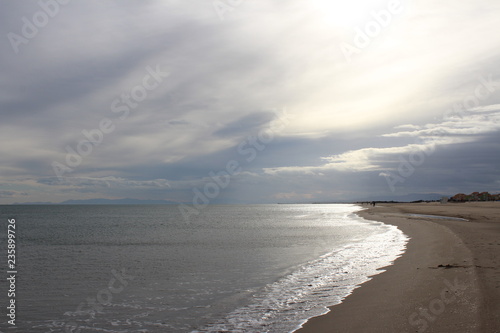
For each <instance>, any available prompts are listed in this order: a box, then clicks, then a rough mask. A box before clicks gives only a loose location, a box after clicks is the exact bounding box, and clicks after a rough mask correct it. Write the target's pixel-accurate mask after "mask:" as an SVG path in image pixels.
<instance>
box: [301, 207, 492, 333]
mask: <svg viewBox="0 0 500 333" xmlns="http://www.w3.org/2000/svg"><path fill="white" fill-rule="evenodd" d="M409 214H428V215H439V216H450V217H457V218H461V219H466V220H467V221H463V220H446V219H438V218H434V217H419V216H410V215H409ZM359 215H360V216H362V217H364V218H366V219H370V220H376V221H382V222H385V223H388V224H392V225H395V226H397V227H398V228H400V229H401V230H402V231H403V232H404V233H405V234H406V235H408V236H409V237H410V238H411V239H410V241H409V243H408V246H407V250H406V252H405V254H404V255H403V256H402V257H400V258H398V259H397V260H396V261H395V263H394V265H392V266H389V267H386V268H385V270H386V271H385V272H384V273H382V274H379V275H376V276H374V277H373V278H372V279H371V280H370V281H368V282H366V283H364V284H363V285H362V286H361V287H358V288H357V289H355V290H354V292H353V293H352V294H351V295H349V296H348V297H347V298H346V299H345V300H344V301H343V302H342V303H341V304H339V305H335V306H332V307H331V308H330V312H329V313H327V314H326V315H323V316H319V317H316V318H312V319H310V320H309V321H308V322H307V323H306V324H305V325H304V327H303V328H301V329H300V330H298V331H297V332H298V333H323V332H341V333H349V332H353V333H361V332H381V333H382V332H383V333H391V332H397V333H404V332H440V333H443V332H454V333H455V332H488V333H490V332H500V202H475V203H448V204H440V203H415V204H380V205H379V206H377V207H374V208H369V209H367V210H364V211H362V212H360V213H359Z"/></svg>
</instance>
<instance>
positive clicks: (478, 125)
mask: <svg viewBox="0 0 500 333" xmlns="http://www.w3.org/2000/svg"><path fill="white" fill-rule="evenodd" d="M1 5H2V8H3V10H2V11H1V12H0V32H1V35H2V37H1V39H0V72H1V73H2V75H1V76H0V87H1V89H0V142H1V143H0V204H11V203H25V202H54V203H56V202H62V201H64V200H69V199H74V200H83V199H91V198H107V199H120V198H134V199H143V200H169V201H173V202H180V203H192V204H193V206H194V207H196V206H198V207H201V206H203V205H206V204H209V203H276V202H315V201H341V200H353V199H362V198H369V197H374V196H375V197H376V196H379V197H380V196H385V197H395V198H397V197H401V196H404V195H407V194H411V193H421V194H424V193H439V194H443V195H453V194H455V193H459V192H463V193H470V192H473V191H480V192H481V191H490V192H492V193H497V192H498V191H499V189H500V171H499V170H500V154H499V151H500V140H499V139H500V34H498V31H499V30H500V21H499V20H498V17H500V3H499V2H498V1H494V0H474V1H473V0H470V1H469V0H466V1H459V2H457V1H450V0H444V1H430V0H419V1H410V0H401V1H397V0H389V1H378V0H372V1H370V0H352V1H349V2H347V1H335V0H309V1H299V0H289V1H275V0H266V1H264V0H252V1H250V0H191V1H180V0H149V1H131V0H121V1H112V0H110V1H105V2H102V1H95V0H85V1H83V0H72V1H71V0H40V1H6V0H2V1H1Z"/></svg>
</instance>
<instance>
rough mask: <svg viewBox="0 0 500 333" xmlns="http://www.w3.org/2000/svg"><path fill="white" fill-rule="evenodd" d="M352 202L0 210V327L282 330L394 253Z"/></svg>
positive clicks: (392, 234) (396, 248) (118, 331)
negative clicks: (195, 210)
mask: <svg viewBox="0 0 500 333" xmlns="http://www.w3.org/2000/svg"><path fill="white" fill-rule="evenodd" d="M361 209H363V208H362V207H360V206H358V205H352V204H307V205H301V204H296V205H213V206H208V207H206V208H204V209H203V210H201V211H199V214H198V215H195V214H191V216H190V218H189V220H186V219H185V218H184V217H183V215H182V214H181V212H180V210H179V207H178V206H176V205H128V206H127V205H39V206H37V205H31V206H28V205H24V206H23V205H19V206H0V227H1V230H0V240H1V249H0V251H1V253H3V255H2V256H1V257H3V258H4V259H5V260H2V264H1V265H0V267H1V270H2V271H3V273H2V275H4V276H3V277H2V278H1V279H0V295H1V296H2V297H0V300H1V304H0V305H1V309H2V310H1V317H0V332H27V333H30V332H35V333H36V332H75V333H76V332H106V333H125V332H139V333H147V332H155V333H156V332H161V333H165V332H172V333H177V332H183V333H184V332H189V333H199V332H213V333H215V332H270V333H288V332H293V331H295V330H296V329H298V328H299V327H300V326H301V324H303V323H304V322H305V321H307V319H309V318H311V317H314V316H318V315H321V314H324V313H326V312H327V311H328V310H327V307H328V306H332V305H335V304H339V303H341V302H342V300H343V299H344V298H345V297H346V296H348V295H349V294H350V293H352V291H353V290H354V289H355V288H358V287H359V286H360V285H361V284H362V283H364V282H366V281H368V280H369V279H370V277H372V276H374V275H376V274H379V273H381V272H383V268H384V267H387V266H388V265H391V264H392V263H393V262H394V260H395V259H396V258H398V257H399V256H401V255H402V253H403V252H404V251H405V246H406V244H407V242H408V238H407V237H406V236H405V235H404V234H403V233H402V232H401V231H400V230H399V229H397V228H396V227H395V226H392V225H387V224H384V223H381V222H374V221H368V220H364V219H363V218H361V217H359V216H357V215H356V212H358V211H360V210H361ZM9 219H15V225H16V229H15V232H16V233H15V236H16V238H15V240H16V253H15V255H16V258H15V259H16V267H15V269H16V274H15V297H14V298H15V305H16V310H15V311H16V320H15V324H16V325H15V326H13V325H11V324H9V323H8V322H7V321H8V320H9V317H8V316H7V314H8V311H9V310H8V309H6V307H7V306H8V305H9V303H8V302H9V301H10V298H8V297H6V296H7V293H8V290H9V288H10V287H11V285H10V282H11V281H10V280H7V279H6V278H8V277H9V274H7V271H8V270H9V269H8V268H7V228H8V227H7V224H8V220H9ZM4 296H5V297H4Z"/></svg>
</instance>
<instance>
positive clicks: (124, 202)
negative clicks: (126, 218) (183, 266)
mask: <svg viewBox="0 0 500 333" xmlns="http://www.w3.org/2000/svg"><path fill="white" fill-rule="evenodd" d="M178 203H179V202H174V201H168V200H140V199H129V198H126V199H87V200H66V201H63V202H60V203H51V202H27V203H15V204H14V205H173V204H178Z"/></svg>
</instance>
